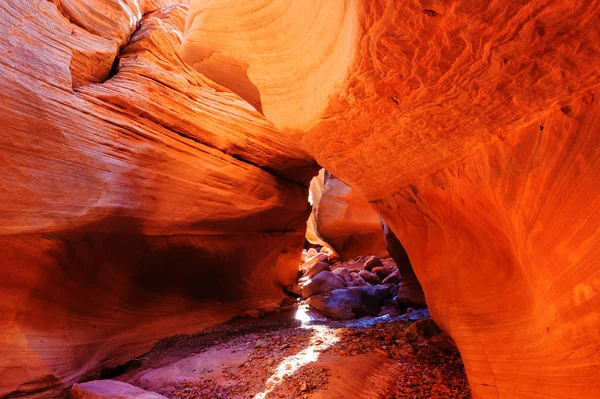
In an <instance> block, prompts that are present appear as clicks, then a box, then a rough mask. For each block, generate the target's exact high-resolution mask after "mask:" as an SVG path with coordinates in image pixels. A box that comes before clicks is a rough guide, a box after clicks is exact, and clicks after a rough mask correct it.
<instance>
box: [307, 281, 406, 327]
mask: <svg viewBox="0 0 600 399" xmlns="http://www.w3.org/2000/svg"><path fill="white" fill-rule="evenodd" d="M394 293H395V290H394V289H393V288H392V286H384V285H377V286H372V285H367V286H363V287H348V288H344V289H337V290H333V291H331V292H329V293H327V294H323V295H315V296H312V297H310V298H309V299H308V301H307V303H308V304H309V305H310V306H312V307H313V308H314V309H315V310H317V311H318V312H320V313H321V314H323V315H324V316H327V317H329V318H332V319H335V320H348V319H354V318H357V317H364V316H377V314H379V312H380V310H381V307H382V305H383V304H384V303H385V301H386V300H387V299H389V298H391V297H393V296H394Z"/></svg>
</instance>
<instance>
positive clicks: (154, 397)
mask: <svg viewBox="0 0 600 399" xmlns="http://www.w3.org/2000/svg"><path fill="white" fill-rule="evenodd" d="M69 398H70V399H167V397H166V396H162V395H159V394H157V393H155V392H150V391H146V390H144V389H141V388H138V387H134V386H133V385H130V384H127V383H125V382H121V381H114V380H98V381H89V382H84V383H82V384H75V385H73V388H71V393H70V395H69Z"/></svg>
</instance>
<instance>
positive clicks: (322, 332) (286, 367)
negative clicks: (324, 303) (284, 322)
mask: <svg viewBox="0 0 600 399" xmlns="http://www.w3.org/2000/svg"><path fill="white" fill-rule="evenodd" d="M298 310H300V308H299V309H298ZM300 317H302V318H299V316H298V312H297V313H296V319H298V320H301V321H302V323H303V324H305V323H306V322H305V321H304V320H307V322H308V321H310V320H311V318H310V316H309V315H308V314H307V313H306V312H304V313H303V316H302V315H301V316H300ZM306 318H308V319H306ZM302 328H309V329H312V330H313V331H314V334H313V335H312V337H311V338H310V345H309V346H308V348H306V349H304V350H302V351H300V352H298V353H296V354H295V355H292V356H288V357H286V358H285V359H283V361H282V362H281V363H280V364H279V366H277V370H276V371H275V373H274V374H273V375H272V376H271V377H269V379H268V380H267V382H266V384H265V390H264V391H262V392H260V393H258V394H256V396H254V398H255V399H265V398H266V397H267V395H268V394H269V393H270V392H271V391H273V389H275V387H276V386H277V385H278V384H280V383H281V382H282V381H283V378H284V377H285V376H288V375H292V374H294V373H295V372H296V371H297V370H298V369H300V368H301V367H303V366H305V365H307V364H309V363H312V362H315V361H317V359H318V358H319V355H320V354H321V352H323V351H324V350H325V349H327V348H329V347H330V346H332V345H333V344H335V343H336V342H337V341H339V337H338V336H337V334H336V333H335V330H334V329H331V328H329V327H325V326H303V327H302Z"/></svg>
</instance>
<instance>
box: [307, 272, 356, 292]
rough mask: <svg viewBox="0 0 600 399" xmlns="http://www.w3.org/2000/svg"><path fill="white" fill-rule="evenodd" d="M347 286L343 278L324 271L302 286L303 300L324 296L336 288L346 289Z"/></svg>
mask: <svg viewBox="0 0 600 399" xmlns="http://www.w3.org/2000/svg"><path fill="white" fill-rule="evenodd" d="M346 286H347V284H346V282H345V281H344V279H343V278H341V277H340V276H338V275H335V274H333V273H332V272H329V271H322V272H321V273H319V274H317V275H316V276H314V277H312V278H311V279H309V280H308V281H307V282H306V283H304V285H303V286H302V298H308V297H311V296H313V295H316V294H323V293H325V292H329V291H331V290H335V289H336V288H344V287H346Z"/></svg>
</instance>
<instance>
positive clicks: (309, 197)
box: [308, 189, 313, 206]
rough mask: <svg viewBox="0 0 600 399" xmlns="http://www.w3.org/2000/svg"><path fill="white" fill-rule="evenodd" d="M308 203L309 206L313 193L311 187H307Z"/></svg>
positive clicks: (311, 204) (311, 202) (311, 203)
mask: <svg viewBox="0 0 600 399" xmlns="http://www.w3.org/2000/svg"><path fill="white" fill-rule="evenodd" d="M308 203H309V204H310V206H313V195H312V190H311V189H308Z"/></svg>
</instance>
